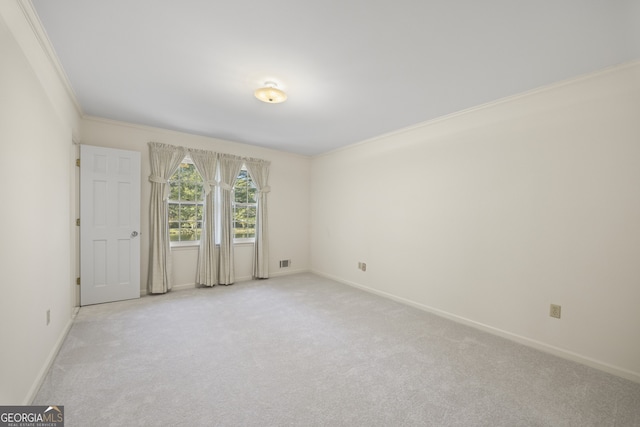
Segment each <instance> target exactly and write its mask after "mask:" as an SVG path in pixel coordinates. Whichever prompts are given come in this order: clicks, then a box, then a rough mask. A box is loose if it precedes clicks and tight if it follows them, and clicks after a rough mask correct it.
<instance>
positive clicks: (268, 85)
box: [253, 82, 287, 104]
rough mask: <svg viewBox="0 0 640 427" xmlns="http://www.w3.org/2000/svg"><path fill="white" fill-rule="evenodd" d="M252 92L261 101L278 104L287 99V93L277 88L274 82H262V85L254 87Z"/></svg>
mask: <svg viewBox="0 0 640 427" xmlns="http://www.w3.org/2000/svg"><path fill="white" fill-rule="evenodd" d="M253 94H254V95H255V96H256V98H258V99H259V100H260V101H262V102H266V103H268V104H278V103H280V102H284V101H286V100H287V94H286V93H284V92H283V91H281V90H280V89H278V85H277V84H276V83H274V82H264V87H261V88H260V89H256V91H255V92H253Z"/></svg>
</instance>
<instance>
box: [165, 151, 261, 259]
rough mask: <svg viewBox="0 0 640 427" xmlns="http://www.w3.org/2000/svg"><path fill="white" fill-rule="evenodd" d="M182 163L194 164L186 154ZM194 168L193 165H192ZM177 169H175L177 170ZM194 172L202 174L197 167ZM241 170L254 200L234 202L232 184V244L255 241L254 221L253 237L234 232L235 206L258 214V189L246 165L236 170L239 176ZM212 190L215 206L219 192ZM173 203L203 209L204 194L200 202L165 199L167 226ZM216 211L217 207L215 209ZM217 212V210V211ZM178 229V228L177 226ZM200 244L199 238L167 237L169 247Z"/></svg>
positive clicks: (217, 224)
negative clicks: (238, 170) (247, 181)
mask: <svg viewBox="0 0 640 427" xmlns="http://www.w3.org/2000/svg"><path fill="white" fill-rule="evenodd" d="M183 163H187V164H190V165H194V163H193V160H191V157H190V156H189V155H188V154H187V155H186V156H185V157H184V158H183V159H182V161H181V162H180V164H181V165H182V164H183ZM194 168H195V165H194ZM177 171H178V170H176V172H177ZM195 171H196V173H197V174H198V175H199V176H200V178H202V175H200V172H198V170H197V168H196V169H195ZM242 171H245V172H246V176H247V177H248V180H249V182H250V183H251V188H253V189H255V192H254V194H255V195H254V200H255V202H240V203H238V202H236V193H235V191H236V185H235V184H234V186H233V190H232V197H231V214H232V219H231V221H232V222H231V233H232V234H233V244H234V245H236V244H237V245H243V244H253V243H255V240H256V237H255V222H254V228H253V230H254V233H253V237H236V232H235V229H236V227H235V224H236V221H235V212H236V206H238V205H241V206H244V207H249V208H253V209H254V211H255V216H256V217H257V214H258V189H257V187H256V184H255V182H254V180H253V177H252V176H251V173H250V172H249V170H248V169H247V167H246V165H244V164H243V165H242V168H241V169H240V172H238V176H240V174H241V173H242ZM176 172H174V174H173V175H171V178H173V176H174V175H175V173H176ZM171 178H169V181H168V183H167V185H171V184H170V183H171V181H172V179H171ZM237 183H238V178H236V184H237ZM212 192H213V194H214V197H215V200H214V205H215V206H217V205H218V204H219V203H220V193H219V189H217V188H215V189H212ZM172 204H173V205H175V204H179V205H195V206H196V207H197V206H200V207H201V208H202V210H203V211H204V196H202V200H201V201H200V202H193V201H182V200H179V201H176V200H173V199H170V198H168V199H167V205H168V206H167V226H169V224H170V223H171V222H173V221H170V218H169V206H170V205H172ZM216 211H217V209H216ZM218 214H219V212H218ZM202 220H203V219H202V218H200V219H199V220H198V219H196V221H197V222H201V221H202ZM214 221H215V225H214V226H215V228H216V236H217V237H218V238H219V236H220V226H221V225H220V218H219V217H217V216H215V217H214ZM179 229H180V228H179ZM199 245H200V239H198V240H171V239H169V246H170V247H171V248H181V247H183V248H184V247H187V248H188V247H198V246H199ZM219 245H220V242H219V241H217V242H216V246H219Z"/></svg>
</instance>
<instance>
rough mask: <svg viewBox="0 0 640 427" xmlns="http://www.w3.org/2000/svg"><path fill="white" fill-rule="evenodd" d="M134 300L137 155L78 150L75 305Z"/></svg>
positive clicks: (137, 283) (137, 256) (137, 233)
mask: <svg viewBox="0 0 640 427" xmlns="http://www.w3.org/2000/svg"><path fill="white" fill-rule="evenodd" d="M139 297H140V153H139V152H136V151H125V150H115V149H111V148H103V147H93V146H90V145H81V146H80V305H89V304H99V303H103V302H110V301H119V300H125V299H132V298H139Z"/></svg>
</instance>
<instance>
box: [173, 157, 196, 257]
mask: <svg viewBox="0 0 640 427" xmlns="http://www.w3.org/2000/svg"><path fill="white" fill-rule="evenodd" d="M184 163H186V164H189V165H193V167H194V169H195V172H196V173H197V174H198V176H200V178H201V179H202V175H200V172H198V170H197V168H195V165H194V163H193V160H191V157H190V156H189V155H188V154H187V155H186V156H185V157H184V158H183V159H182V161H181V162H180V166H178V169H176V172H174V173H173V175H171V177H170V178H169V180H168V182H167V185H169V186H171V182H172V178H173V177H174V175H175V174H176V173H177V172H178V171H179V170H180V169H179V168H180V167H182V164H184ZM200 187H201V188H200V192H201V193H200V196H201V201H200V202H198V201H190V200H184V201H183V200H174V199H171V198H170V197H171V192H169V197H168V198H167V225H168V226H169V227H170V224H171V223H172V222H174V221H171V219H170V213H169V211H170V206H171V205H176V204H177V205H179V206H182V205H191V206H195V207H196V210H197V208H198V207H200V208H201V212H204V196H203V193H202V191H203V190H202V185H200ZM169 188H171V187H169ZM202 221H203V219H202V217H201V216H200V218H199V219H198V216H196V224H197V223H198V222H200V223H202ZM182 222H183V221H180V220H179V223H182ZM180 229H181V227H180V228H178V230H180ZM169 230H171V228H169ZM200 230H202V228H200ZM200 234H202V231H201V233H200ZM199 245H200V238H199V236H198V239H197V240H171V238H169V246H170V247H172V248H177V247H189V246H199Z"/></svg>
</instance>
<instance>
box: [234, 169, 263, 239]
mask: <svg viewBox="0 0 640 427" xmlns="http://www.w3.org/2000/svg"><path fill="white" fill-rule="evenodd" d="M242 171H245V172H246V176H247V178H248V181H249V182H250V183H251V188H253V189H254V190H255V191H254V200H255V201H254V202H236V193H235V191H236V185H234V186H233V195H232V198H231V212H232V223H231V228H232V232H233V243H234V244H248V243H255V241H256V233H255V225H256V222H255V219H256V218H257V215H258V188H257V186H256V183H255V181H254V180H253V177H252V176H251V173H250V172H249V169H248V168H247V165H246V164H243V165H242V168H240V172H238V176H240V174H241V173H242ZM237 183H238V180H237V178H236V184H237ZM238 205H240V206H243V207H252V208H253V209H254V211H255V215H254V223H253V237H236V232H235V230H236V227H235V224H236V221H235V212H236V206H238Z"/></svg>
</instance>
